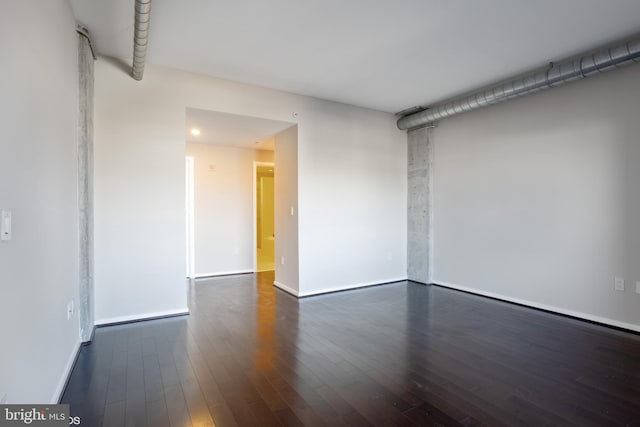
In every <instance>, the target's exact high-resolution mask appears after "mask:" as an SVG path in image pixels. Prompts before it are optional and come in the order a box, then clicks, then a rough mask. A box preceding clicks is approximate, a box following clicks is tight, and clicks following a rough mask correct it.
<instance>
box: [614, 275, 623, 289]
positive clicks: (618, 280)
mask: <svg viewBox="0 0 640 427" xmlns="http://www.w3.org/2000/svg"><path fill="white" fill-rule="evenodd" d="M613 288H614V289H615V290H616V291H624V278H623V277H616V278H615V279H613Z"/></svg>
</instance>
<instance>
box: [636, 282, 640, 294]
mask: <svg viewBox="0 0 640 427" xmlns="http://www.w3.org/2000/svg"><path fill="white" fill-rule="evenodd" d="M636 294H640V282H636Z"/></svg>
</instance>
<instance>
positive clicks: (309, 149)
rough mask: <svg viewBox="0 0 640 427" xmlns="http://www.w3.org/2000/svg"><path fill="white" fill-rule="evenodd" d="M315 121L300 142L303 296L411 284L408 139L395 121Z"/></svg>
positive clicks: (326, 109) (341, 116) (336, 117)
mask: <svg viewBox="0 0 640 427" xmlns="http://www.w3.org/2000/svg"><path fill="white" fill-rule="evenodd" d="M314 114H316V115H317V116H318V117H319V118H320V119H319V120H315V121H314V122H313V123H310V124H309V127H308V128H307V129H306V131H304V132H303V131H302V130H300V131H299V142H298V174H299V175H298V189H299V190H298V194H299V218H298V221H299V227H300V236H299V239H300V240H299V244H300V247H299V252H300V293H301V294H302V295H309V294H314V293H319V292H326V291H330V290H339V289H345V288H352V287H358V286H366V285H370V284H376V283H383V282H389V281H395V280H404V279H406V278H407V256H406V252H407V142H406V134H404V133H403V132H400V131H399V130H398V129H397V127H396V118H395V117H394V116H393V115H391V114H382V113H376V112H373V111H370V110H364V109H360V108H354V107H351V106H347V105H343V104H328V103H327V105H322V104H319V105H317V107H316V108H315V109H314ZM300 128H302V126H300Z"/></svg>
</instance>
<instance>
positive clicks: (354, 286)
mask: <svg viewBox="0 0 640 427" xmlns="http://www.w3.org/2000/svg"><path fill="white" fill-rule="evenodd" d="M405 280H407V278H406V277H398V278H393V279H384V280H376V281H375V282H363V283H356V284H352V285H343V286H334V287H332V288H323V289H318V290H315V291H311V292H304V293H301V294H299V295H298V297H310V296H312V295H322V294H328V293H331V292H340V291H349V290H352V289H358V288H366V287H367V286H378V285H386V284H389V283H395V282H403V281H405Z"/></svg>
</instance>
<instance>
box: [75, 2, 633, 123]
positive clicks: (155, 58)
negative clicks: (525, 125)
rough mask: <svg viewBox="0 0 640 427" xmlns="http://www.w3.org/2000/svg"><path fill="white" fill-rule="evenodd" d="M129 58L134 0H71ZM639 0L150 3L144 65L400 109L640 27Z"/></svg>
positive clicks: (107, 47)
mask: <svg viewBox="0 0 640 427" xmlns="http://www.w3.org/2000/svg"><path fill="white" fill-rule="evenodd" d="M71 4H72V7H73V9H74V13H75V14H76V18H77V19H78V21H80V22H81V23H83V24H84V25H86V26H87V27H88V28H89V30H90V31H91V33H92V34H93V37H94V42H95V44H96V46H97V50H98V52H99V53H100V54H103V55H109V56H118V57H128V58H131V55H132V46H133V41H132V39H133V10H134V0H109V1H105V0H71ZM639 18H640V1H638V0H607V1H603V0H483V1H477V0H396V1H392V0H346V1H345V0H303V1H301V0H270V1H264V0H246V1H237V0H180V1H176V0H153V5H152V12H151V24H150V25H151V34H150V40H149V50H148V62H149V63H153V64H158V65H164V66H168V67H173V68H178V69H183V70H188V71H193V72H198V73H203V74H209V75H212V76H217V77H221V78H226V79H231V80H237V81H241V82H247V83H252V84H256V85H260V86H266V87H271V88H275V89H281V90H286V91H290V92H295V93H299V94H304V95H310V96H314V97H318V98H323V99H329V100H334V101H340V102H345V103H348V104H354V105H359V106H364V107H369V108H374V109H378V110H382V111H388V112H397V111H399V110H403V109H406V108H409V107H412V106H415V105H425V106H426V105H431V104H433V103H436V102H438V101H441V100H443V99H445V98H450V97H452V96H455V95H458V94H460V93H464V92H467V91H469V90H472V89H475V88H478V87H480V86H485V85H487V84H490V83H493V82H496V81H499V80H502V79H504V78H507V77H510V76H513V75H516V74H520V73H523V72H526V71H528V70H529V69H532V68H537V67H540V66H544V65H545V64H547V63H548V62H550V61H558V60H561V59H564V58H565V57H567V56H572V55H575V54H578V53H581V52H582V51H584V50H588V49H591V48H593V47H596V46H599V45H602V44H604V43H608V42H611V41H614V40H617V39H620V38H623V37H628V36H630V35H633V34H636V33H638V32H640V19H639Z"/></svg>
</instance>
